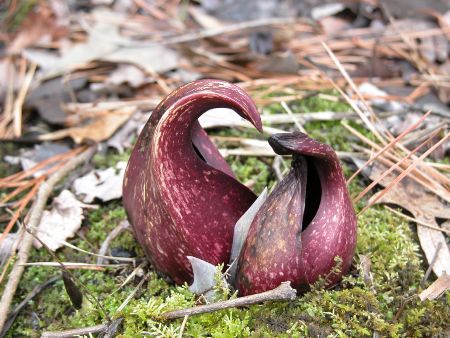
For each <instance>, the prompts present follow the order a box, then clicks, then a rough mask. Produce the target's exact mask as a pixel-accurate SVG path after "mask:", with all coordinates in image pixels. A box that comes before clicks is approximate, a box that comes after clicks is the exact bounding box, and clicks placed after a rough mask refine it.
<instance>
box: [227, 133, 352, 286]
mask: <svg viewBox="0 0 450 338" xmlns="http://www.w3.org/2000/svg"><path fill="white" fill-rule="evenodd" d="M269 143H270V145H271V146H272V148H273V149H274V151H275V152H276V153H277V154H279V155H292V169H291V171H290V172H289V173H288V174H287V176H286V177H285V178H284V179H283V180H282V181H281V182H280V183H279V184H278V185H277V186H276V187H275V188H274V190H273V192H272V193H271V194H270V195H269V197H268V198H267V200H266V201H265V203H264V204H263V205H262V206H261V208H260V209H259V211H258V213H257V214H256V216H255V218H254V219H253V222H252V224H251V226H250V229H249V233H248V236H247V239H246V241H245V244H244V247H243V249H242V252H241V255H240V257H239V261H238V267H237V272H236V282H235V284H236V288H237V289H238V290H239V294H240V295H248V294H253V293H258V292H263V291H267V290H270V289H273V288H275V287H277V286H278V285H280V283H281V282H284V281H291V282H292V285H293V286H294V287H296V288H297V289H303V288H304V287H305V286H307V285H309V284H311V283H313V282H315V281H317V280H318V279H319V277H321V276H322V277H324V278H326V281H327V284H328V285H331V284H334V283H336V282H337V281H338V280H340V278H341V276H342V274H344V273H346V272H347V271H348V269H349V267H350V265H351V261H352V257H353V254H354V250H355V245H356V216H355V212H354V210H353V207H352V203H351V200H350V198H349V195H348V190H347V187H346V183H345V179H344V176H343V173H342V168H341V166H340V164H339V159H338V158H337V156H336V153H335V152H334V150H333V149H332V148H331V147H330V146H328V145H326V144H323V143H320V142H318V141H316V140H313V139H311V138H309V137H308V136H307V135H305V134H303V133H292V134H288V133H286V134H276V135H273V136H272V137H270V139H269ZM337 257H339V258H340V259H338V260H336V258H337ZM337 262H340V263H338V264H340V265H339V266H337ZM332 271H333V272H332Z"/></svg>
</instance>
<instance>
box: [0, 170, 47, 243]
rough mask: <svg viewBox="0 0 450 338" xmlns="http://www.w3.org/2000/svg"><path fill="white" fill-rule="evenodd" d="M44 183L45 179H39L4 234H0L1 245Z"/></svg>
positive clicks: (21, 203)
mask: <svg viewBox="0 0 450 338" xmlns="http://www.w3.org/2000/svg"><path fill="white" fill-rule="evenodd" d="M42 182H43V178H42V179H41V178H39V179H38V181H37V182H36V185H35V186H34V187H33V188H32V189H31V190H30V192H28V194H26V195H25V197H24V198H23V200H22V201H21V202H20V204H19V208H18V209H17V210H16V211H15V212H14V215H13V217H12V218H11V220H10V221H9V223H8V224H7V225H6V228H5V230H3V232H2V233H1V234H0V243H1V242H2V241H3V240H4V239H5V238H6V235H8V234H9V232H10V231H11V229H12V228H13V226H14V224H16V222H17V220H18V219H19V216H20V214H21V213H22V211H23V210H24V209H25V207H26V206H27V205H28V203H29V202H30V201H31V199H32V198H33V197H34V195H35V194H36V190H38V188H39V187H40V186H41V184H42Z"/></svg>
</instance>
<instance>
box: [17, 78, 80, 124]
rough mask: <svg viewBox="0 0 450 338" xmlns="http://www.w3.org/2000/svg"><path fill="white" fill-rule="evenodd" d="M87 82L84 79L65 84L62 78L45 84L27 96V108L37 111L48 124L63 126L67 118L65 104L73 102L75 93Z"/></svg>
mask: <svg viewBox="0 0 450 338" xmlns="http://www.w3.org/2000/svg"><path fill="white" fill-rule="evenodd" d="M86 82H87V81H86V79H84V78H79V79H74V80H71V81H67V82H64V81H63V80H62V78H60V77H59V78H55V79H51V80H49V81H46V82H43V83H41V84H40V85H39V86H38V87H36V89H34V90H33V91H32V92H31V93H30V94H29V95H28V96H27V98H26V101H25V107H26V108H28V109H36V110H37V112H38V113H39V115H40V116H41V117H42V119H43V120H44V121H46V122H48V123H51V124H56V125H63V124H64V123H65V122H66V118H67V113H66V112H65V110H64V109H63V104H64V103H67V102H71V101H73V95H74V93H75V92H76V91H77V90H79V89H81V88H83V87H84V86H85V84H86Z"/></svg>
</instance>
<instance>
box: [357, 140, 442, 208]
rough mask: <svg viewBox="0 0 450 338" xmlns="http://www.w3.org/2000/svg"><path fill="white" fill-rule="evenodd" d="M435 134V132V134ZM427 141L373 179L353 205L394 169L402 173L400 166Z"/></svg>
mask: <svg viewBox="0 0 450 338" xmlns="http://www.w3.org/2000/svg"><path fill="white" fill-rule="evenodd" d="M435 134H437V132H436V133H435ZM435 134H433V135H431V137H434V135H435ZM428 141H429V140H425V141H423V142H422V143H421V144H419V145H418V146H417V147H416V148H414V149H413V150H412V151H410V152H409V153H408V154H407V155H406V156H405V157H403V158H402V159H400V161H398V162H397V163H395V164H394V165H393V166H391V167H390V168H389V169H387V170H386V171H384V172H383V173H382V174H381V175H380V176H379V177H378V178H377V179H375V180H374V181H373V182H372V183H370V184H369V185H368V186H367V187H366V188H365V189H364V190H363V191H361V192H360V193H359V194H358V196H356V197H355V198H354V199H353V203H357V202H358V201H359V200H361V198H363V197H364V196H365V195H366V194H367V193H368V192H369V191H370V190H372V188H373V187H375V186H376V185H377V184H378V183H380V182H381V181H382V180H383V179H384V178H385V177H386V176H387V175H389V174H390V173H391V172H392V171H394V170H395V169H397V170H400V171H402V170H403V169H402V168H401V164H403V163H404V162H405V161H407V160H408V159H409V158H410V157H411V156H412V155H413V154H415V153H416V152H417V151H418V150H419V149H420V148H422V147H423V146H424V145H426V144H427V143H428Z"/></svg>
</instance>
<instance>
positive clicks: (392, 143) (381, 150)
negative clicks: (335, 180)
mask: <svg viewBox="0 0 450 338" xmlns="http://www.w3.org/2000/svg"><path fill="white" fill-rule="evenodd" d="M430 113H431V110H429V111H428V112H427V113H426V114H425V115H423V116H422V117H421V118H420V119H419V120H418V121H417V122H416V123H414V124H412V125H410V126H409V127H408V128H406V129H405V130H404V131H403V132H402V133H401V134H400V135H398V136H397V137H396V138H395V139H393V140H392V141H391V142H389V143H388V144H387V145H385V146H384V147H383V148H381V149H380V150H378V151H377V152H376V153H375V155H373V157H371V158H369V159H368V160H367V161H366V163H364V165H363V166H362V167H361V168H358V170H357V171H356V172H355V173H354V174H353V175H352V176H351V177H350V178H349V179H348V180H347V184H350V182H351V181H353V179H354V178H355V177H356V176H357V175H358V174H359V173H360V172H361V171H362V170H363V169H364V168H365V167H367V166H368V165H370V164H371V163H372V162H373V161H375V160H376V159H377V158H378V157H379V156H380V155H382V154H384V153H385V152H386V151H387V150H388V149H390V148H391V147H392V146H394V145H395V144H396V143H397V142H399V141H400V140H401V139H402V138H403V137H405V136H406V135H408V134H409V132H411V131H412V130H414V129H416V128H417V127H418V126H419V125H420V124H421V123H422V122H423V121H424V120H425V119H426V118H427V116H428V115H430Z"/></svg>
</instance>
